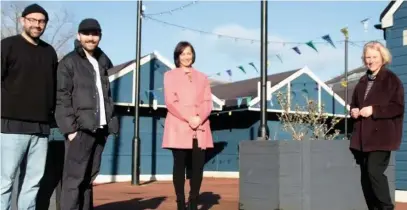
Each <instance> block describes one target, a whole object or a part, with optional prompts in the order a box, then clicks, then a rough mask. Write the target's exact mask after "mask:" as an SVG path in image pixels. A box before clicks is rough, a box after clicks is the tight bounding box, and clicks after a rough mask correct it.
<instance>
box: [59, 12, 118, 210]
mask: <svg viewBox="0 0 407 210" xmlns="http://www.w3.org/2000/svg"><path fill="white" fill-rule="evenodd" d="M101 37H102V29H101V27H100V24H99V22H98V21H97V20H95V19H85V20H83V21H82V22H81V23H80V24H79V28H78V35H77V40H75V49H74V50H73V51H72V52H70V53H69V54H67V55H66V56H65V57H64V58H63V59H62V60H61V62H60V63H59V66H58V71H57V100H56V109H55V120H56V122H57V125H58V127H59V130H60V131H61V133H63V134H64V135H65V137H66V140H65V162H64V170H63V175H62V191H61V210H90V209H93V203H92V194H93V192H92V182H93V181H94V179H95V178H96V176H97V175H98V173H99V168H100V162H101V158H102V152H103V149H104V146H105V143H106V139H107V136H108V135H109V134H110V133H117V132H118V129H119V127H118V126H119V125H118V121H117V118H116V117H115V116H114V109H113V108H114V104H113V100H112V97H111V94H110V82H109V78H108V75H107V70H108V69H110V68H112V67H113V65H112V62H111V61H110V59H109V57H108V56H107V55H106V54H105V53H104V52H103V51H102V50H101V49H100V48H99V47H98V45H99V42H100V39H101Z"/></svg>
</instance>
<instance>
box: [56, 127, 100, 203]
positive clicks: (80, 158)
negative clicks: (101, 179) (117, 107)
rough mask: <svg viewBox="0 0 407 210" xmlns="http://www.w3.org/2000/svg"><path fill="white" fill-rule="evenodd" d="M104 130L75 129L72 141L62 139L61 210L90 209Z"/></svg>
mask: <svg viewBox="0 0 407 210" xmlns="http://www.w3.org/2000/svg"><path fill="white" fill-rule="evenodd" d="M105 143H106V134H105V132H102V131H99V132H97V133H96V134H95V133H91V132H87V131H78V133H77V135H76V136H75V138H74V139H73V140H72V141H69V140H65V163H64V170H63V175H62V190H61V210H92V209H93V192H92V182H93V181H94V180H95V178H96V176H97V175H98V173H99V169H100V162H101V159H102V152H103V148H104V146H105Z"/></svg>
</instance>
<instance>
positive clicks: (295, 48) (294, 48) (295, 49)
mask: <svg viewBox="0 0 407 210" xmlns="http://www.w3.org/2000/svg"><path fill="white" fill-rule="evenodd" d="M292 49H293V50H294V51H295V52H297V53H298V54H299V55H301V52H300V49H298V47H293V48H292Z"/></svg>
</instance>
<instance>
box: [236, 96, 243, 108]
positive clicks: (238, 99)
mask: <svg viewBox="0 0 407 210" xmlns="http://www.w3.org/2000/svg"><path fill="white" fill-rule="evenodd" d="M242 100H243V98H241V97H239V98H237V107H240V105H241V104H242Z"/></svg>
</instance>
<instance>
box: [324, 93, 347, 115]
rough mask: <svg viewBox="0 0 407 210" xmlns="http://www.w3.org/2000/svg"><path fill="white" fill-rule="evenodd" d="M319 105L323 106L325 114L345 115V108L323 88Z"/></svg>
mask: <svg viewBox="0 0 407 210" xmlns="http://www.w3.org/2000/svg"><path fill="white" fill-rule="evenodd" d="M321 105H323V106H324V112H325V113H330V114H345V107H344V106H343V105H342V104H340V103H339V102H338V101H337V100H336V99H335V98H334V96H332V95H331V94H329V93H328V92H327V91H326V90H325V89H323V88H322V89H321Z"/></svg>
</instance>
